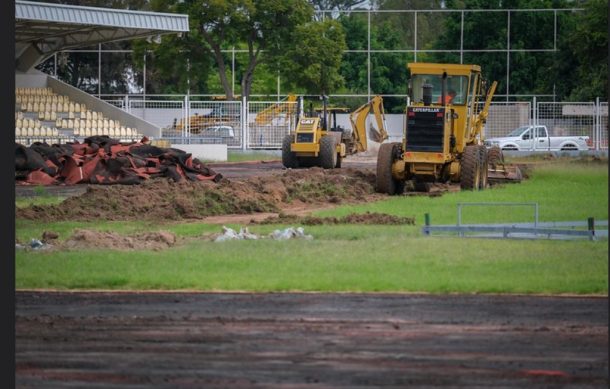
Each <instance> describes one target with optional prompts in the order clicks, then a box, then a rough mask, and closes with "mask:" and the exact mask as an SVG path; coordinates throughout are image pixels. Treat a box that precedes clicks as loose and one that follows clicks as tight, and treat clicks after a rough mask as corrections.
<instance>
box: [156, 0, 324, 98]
mask: <svg viewBox="0 0 610 389" xmlns="http://www.w3.org/2000/svg"><path fill="white" fill-rule="evenodd" d="M151 5H152V8H153V9H155V10H157V11H165V12H178V13H187V14H188V15H189V23H190V31H189V33H188V34H186V35H187V37H183V38H182V39H183V41H180V40H179V39H176V40H171V41H170V40H168V41H167V42H165V40H164V41H163V42H162V44H161V45H160V46H159V47H157V48H153V51H154V53H155V54H156V55H161V52H163V51H168V50H169V51H171V50H172V48H175V49H174V50H181V51H182V52H184V53H185V54H184V55H182V56H181V57H182V58H187V57H188V58H189V62H190V63H191V66H193V65H195V63H199V62H201V61H203V58H202V56H205V55H207V56H208V57H210V56H211V57H212V58H213V59H214V61H215V63H216V67H217V71H218V76H219V80H220V85H221V86H222V88H223V90H224V93H225V95H226V96H227V99H233V98H234V96H233V90H232V84H231V82H230V67H229V66H228V63H227V58H226V54H225V53H224V51H225V50H227V49H230V48H231V47H237V48H240V49H244V50H246V57H247V58H246V61H245V64H244V66H242V67H240V69H237V70H236V73H238V74H236V76H238V77H239V79H240V86H241V94H242V95H243V96H249V95H250V93H251V88H252V85H253V82H254V74H255V70H256V67H257V66H258V65H259V64H260V63H263V62H265V63H268V64H270V67H271V68H273V67H274V64H275V63H278V62H281V61H280V59H279V58H281V57H282V56H284V55H285V52H286V50H287V49H288V48H289V47H290V46H292V45H293V44H294V42H295V41H294V40H293V39H292V36H293V32H294V31H295V30H296V29H297V27H298V26H299V25H301V24H303V23H307V22H309V21H310V20H311V19H312V17H313V7H312V5H311V4H309V3H308V2H307V1H306V0H292V1H286V0H257V1H254V0H184V1H178V0H153V1H152V2H151ZM194 51H195V52H201V54H202V55H201V56H199V55H197V56H193V52H194ZM174 58H179V57H174ZM202 70H203V69H202ZM190 74H191V75H193V72H192V71H191V73H190ZM202 78H207V77H202Z"/></svg>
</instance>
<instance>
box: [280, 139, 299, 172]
mask: <svg viewBox="0 0 610 389" xmlns="http://www.w3.org/2000/svg"><path fill="white" fill-rule="evenodd" d="M291 143H292V135H286V136H285V137H284V140H283V141H282V165H284V166H285V167H287V168H290V169H294V168H297V167H299V161H298V160H297V156H296V155H295V153H293V152H292V151H290V144H291Z"/></svg>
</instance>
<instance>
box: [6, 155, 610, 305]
mask: <svg viewBox="0 0 610 389" xmlns="http://www.w3.org/2000/svg"><path fill="white" fill-rule="evenodd" d="M45 201H46V200H45ZM490 201H494V202H508V201H510V202H537V203H538V204H539V207H540V220H541V221H569V220H586V218H588V217H590V216H592V217H595V218H596V219H597V220H606V219H607V217H608V170H607V166H606V165H605V164H599V163H597V164H594V163H559V164H544V165H541V166H539V167H537V168H536V169H535V171H534V172H533V174H532V177H531V178H530V179H529V180H527V181H524V182H523V183H521V184H515V185H506V186H503V187H500V188H494V189H493V190H488V191H482V192H457V193H449V194H445V195H443V196H442V197H434V198H429V197H404V196H402V197H395V198H390V199H387V200H383V201H379V202H375V203H369V204H362V205H352V206H341V207H338V208H336V209H333V210H326V211H320V212H317V215H319V216H330V215H332V216H341V215H345V214H348V213H352V212H365V211H374V212H384V213H390V214H396V215H400V216H411V217H415V219H416V225H415V226H358V225H327V226H311V227H305V231H306V233H309V234H312V235H313V236H314V240H312V241H271V240H259V241H230V242H223V243H214V242H211V241H208V240H205V239H198V237H202V235H203V234H208V233H213V232H220V226H217V225H209V224H203V223H182V224H176V223H171V224H169V223H168V224H161V225H155V226H152V229H155V230H168V231H172V232H174V233H175V234H177V235H178V236H179V237H182V238H189V239H188V240H187V242H186V243H185V244H183V245H180V246H177V247H174V248H171V249H168V250H164V251H158V252H155V251H127V252H124V251H101V250H87V251H85V250H81V251H64V252H59V251H50V252H33V251H18V252H17V254H16V285H17V287H18V288H59V289H71V288H110V289H198V290H248V291H288V290H291V291H294V290H302V291H358V292H360V291H408V292H420V291H421V292H432V293H448V292H461V293H577V294H591V293H593V294H606V293H607V291H608V260H607V253H608V241H607V240H605V239H604V240H598V241H586V240H579V241H551V240H536V241H530V240H495V239H494V240H491V239H476V238H457V237H424V236H422V234H421V226H422V224H423V215H424V214H425V213H429V214H430V215H431V218H432V222H433V223H434V224H448V223H455V221H456V217H457V216H456V215H457V213H456V205H457V203H460V202H490ZM531 220H532V211H531V209H523V210H516V208H512V209H511V208H509V207H507V209H504V208H503V207H499V208H498V207H472V208H468V210H467V211H465V212H464V222H465V223H470V222H472V223H475V222H476V223H479V222H508V221H510V222H519V221H531ZM232 227H235V228H238V227H239V226H238V225H234V226H232ZM279 227H282V226H277V225H261V226H251V227H250V230H251V231H252V232H255V233H257V234H262V235H264V234H267V233H269V232H271V231H272V230H274V229H276V228H279ZM75 228H89V229H101V230H111V231H115V232H120V233H125V234H127V233H133V232H138V231H145V230H150V229H151V226H150V225H149V224H148V223H144V222H102V223H99V222H96V223H79V222H55V223H48V224H41V223H37V222H31V221H26V220H19V219H18V220H16V235H17V238H18V239H19V240H21V241H28V240H29V239H30V238H32V237H40V235H41V233H42V231H44V230H52V231H55V232H58V233H59V234H60V239H65V238H67V237H68V236H69V235H70V234H71V233H72V231H73V230H74V229H75Z"/></svg>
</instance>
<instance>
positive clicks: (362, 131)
mask: <svg viewBox="0 0 610 389" xmlns="http://www.w3.org/2000/svg"><path fill="white" fill-rule="evenodd" d="M371 111H373V114H374V115H375V121H376V123H377V129H376V128H375V127H373V125H371V127H370V129H369V134H368V135H369V138H370V139H371V140H373V141H375V142H378V143H382V142H383V141H384V140H386V139H388V131H387V130H386V124H385V112H384V109H383V99H382V98H381V96H375V97H373V98H372V99H371V100H370V101H369V102H368V103H366V104H363V105H361V106H360V107H359V108H358V109H356V110H355V111H354V112H352V113H351V114H350V115H349V120H350V123H351V125H352V139H353V143H354V148H355V150H354V151H353V152H362V151H366V150H367V148H368V144H367V136H366V135H367V134H366V119H367V117H368V115H369V113H370V112H371Z"/></svg>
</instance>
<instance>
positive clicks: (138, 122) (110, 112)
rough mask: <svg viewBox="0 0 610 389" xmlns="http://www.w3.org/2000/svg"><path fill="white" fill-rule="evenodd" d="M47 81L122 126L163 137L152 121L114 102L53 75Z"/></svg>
mask: <svg viewBox="0 0 610 389" xmlns="http://www.w3.org/2000/svg"><path fill="white" fill-rule="evenodd" d="M47 82H48V86H49V87H51V88H53V91H55V92H56V93H58V94H61V95H66V96H68V97H69V98H70V99H71V100H74V101H77V102H80V103H85V104H86V105H87V108H89V109H91V110H93V111H98V112H102V113H103V114H104V116H106V117H108V118H109V119H113V120H118V121H119V122H120V123H121V125H122V126H125V127H132V128H137V129H138V132H140V133H141V134H143V135H146V136H147V137H149V138H159V137H161V129H160V128H159V127H157V126H155V125H154V124H152V123H150V122H147V121H145V120H142V119H140V118H139V117H137V116H134V115H131V114H129V113H127V112H125V111H123V110H122V109H120V108H117V107H115V106H114V105H112V104H108V103H107V102H105V101H103V100H100V99H98V98H97V97H93V96H91V95H90V94H88V93H86V92H83V91H81V90H80V89H78V88H75V87H73V86H72V85H68V84H66V83H64V82H61V81H59V80H57V79H55V78H53V77H48V79H47Z"/></svg>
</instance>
